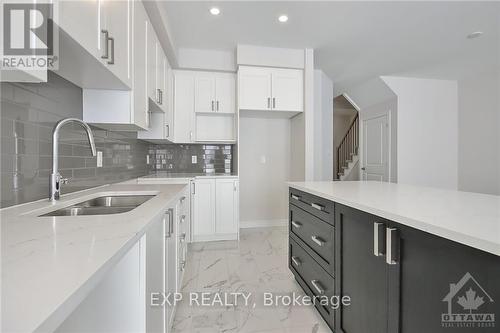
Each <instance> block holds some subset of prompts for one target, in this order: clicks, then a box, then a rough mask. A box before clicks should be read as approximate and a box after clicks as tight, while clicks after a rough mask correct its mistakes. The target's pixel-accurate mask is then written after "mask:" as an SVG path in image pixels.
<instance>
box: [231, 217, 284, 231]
mask: <svg viewBox="0 0 500 333" xmlns="http://www.w3.org/2000/svg"><path fill="white" fill-rule="evenodd" d="M287 224H288V220H287V219H278V220H251V221H240V229H245V228H265V227H284V226H286V225H287Z"/></svg>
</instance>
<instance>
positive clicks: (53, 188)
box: [49, 118, 96, 201]
mask: <svg viewBox="0 0 500 333" xmlns="http://www.w3.org/2000/svg"><path fill="white" fill-rule="evenodd" d="M67 123H77V124H79V125H80V126H82V127H83V129H84V130H85V131H86V132H87V137H88V139H89V144H90V149H91V150H92V156H96V149H95V142H94V135H93V134H92V130H91V129H90V127H89V125H87V123H85V122H84V121H82V120H80V119H77V118H65V119H62V120H60V121H58V122H57V124H56V126H54V129H53V130H52V174H51V175H50V184H49V186H50V194H49V200H51V201H55V200H59V197H60V195H61V184H67V183H68V178H62V176H61V174H60V173H59V165H58V159H59V130H60V129H61V127H63V126H64V125H65V124H67Z"/></svg>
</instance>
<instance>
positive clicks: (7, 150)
mask: <svg viewBox="0 0 500 333" xmlns="http://www.w3.org/2000/svg"><path fill="white" fill-rule="evenodd" d="M66 117H76V118H80V119H82V90H81V89H80V88H79V87H77V86H75V85H73V84H72V83H70V82H68V81H66V80H64V79H62V78H61V77H59V76H57V75H55V74H53V73H52V72H49V80H48V82H47V83H43V84H12V83H1V116H0V119H1V120H0V121H1V168H0V171H1V178H0V181H1V197H0V206H1V207H6V206H10V205H14V204H18V203H23V202H28V201H33V200H37V199H43V198H47V197H48V192H49V190H48V179H49V178H48V177H49V174H50V172H51V170H50V169H51V166H52V157H51V156H52V150H51V149H52V148H51V147H52V146H51V141H52V137H51V133H52V128H53V126H54V124H55V123H56V122H57V121H58V120H60V119H62V118H66ZM93 131H94V136H95V139H96V145H97V149H98V150H100V151H102V152H103V156H104V167H103V168H96V165H97V163H96V159H95V158H93V157H91V156H90V155H91V154H90V149H89V147H88V144H87V140H86V137H85V135H84V132H83V131H82V130H81V129H80V128H79V127H78V126H68V127H66V128H65V129H64V130H63V131H62V133H61V137H60V139H61V141H60V142H61V144H60V156H61V157H60V160H59V166H60V168H61V174H62V175H63V176H64V177H69V178H71V181H70V183H69V184H67V185H65V186H64V187H63V190H62V192H63V193H69V192H73V191H77V190H82V189H86V188H90V187H94V186H99V185H103V184H109V183H114V182H118V181H124V180H127V179H131V178H135V177H138V176H142V175H145V174H146V173H148V171H149V170H148V165H147V164H146V154H147V153H148V148H149V146H150V144H148V143H145V142H142V141H139V140H137V139H136V137H135V134H133V133H118V132H111V131H104V130H100V129H97V128H93Z"/></svg>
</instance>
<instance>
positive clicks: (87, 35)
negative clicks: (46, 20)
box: [58, 1, 104, 59]
mask: <svg viewBox="0 0 500 333" xmlns="http://www.w3.org/2000/svg"><path fill="white" fill-rule="evenodd" d="M58 3H59V15H58V16H59V26H60V27H61V28H62V29H63V30H64V31H66V33H67V34H68V35H70V36H71V37H72V38H74V39H75V40H76V41H77V42H78V43H79V44H80V45H81V46H83V48H85V50H87V52H89V53H90V54H92V55H93V56H94V57H95V58H97V59H101V56H102V55H104V53H103V52H104V51H103V45H104V43H103V42H102V39H103V37H104V35H103V33H101V31H100V27H101V22H100V21H99V11H100V9H99V6H100V5H101V6H102V4H101V2H100V1H59V2H58Z"/></svg>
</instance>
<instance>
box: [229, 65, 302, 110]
mask: <svg viewBox="0 0 500 333" xmlns="http://www.w3.org/2000/svg"><path fill="white" fill-rule="evenodd" d="M238 96H239V100H238V102H239V108H240V110H252V111H282V112H288V113H291V114H296V113H299V112H303V111H304V71H303V70H301V69H286V68H271V67H252V66H240V67H239V70H238Z"/></svg>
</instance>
